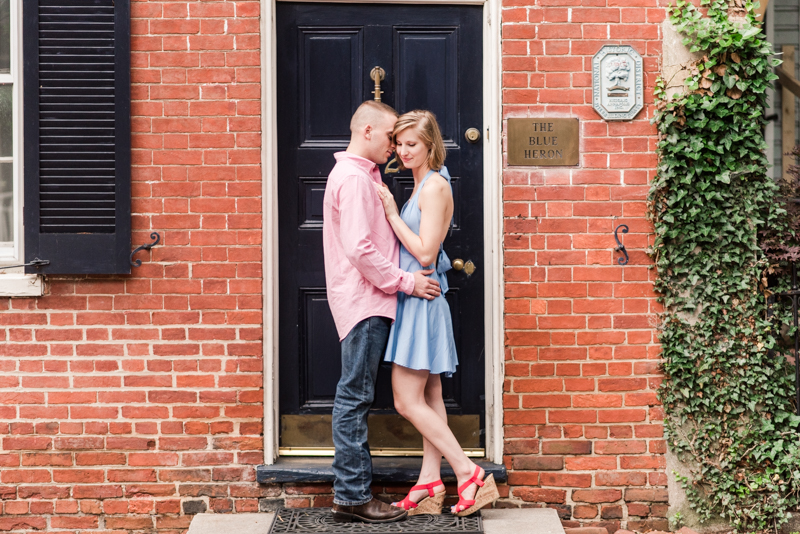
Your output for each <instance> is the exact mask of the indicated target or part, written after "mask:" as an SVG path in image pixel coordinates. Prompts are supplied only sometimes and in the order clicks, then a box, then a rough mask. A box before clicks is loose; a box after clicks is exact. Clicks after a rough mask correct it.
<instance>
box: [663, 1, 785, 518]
mask: <svg viewBox="0 0 800 534" xmlns="http://www.w3.org/2000/svg"><path fill="white" fill-rule="evenodd" d="M700 4H701V8H707V13H705V14H703V12H701V10H700V9H698V8H696V7H695V6H694V5H692V4H691V3H690V2H688V1H684V0H678V1H677V4H676V5H675V6H671V7H670V8H669V17H670V20H671V22H672V24H673V25H674V26H675V27H676V29H677V30H678V31H679V32H680V33H681V34H682V35H684V37H685V38H684V44H685V45H689V46H690V47H691V51H692V52H700V53H702V54H704V55H703V57H702V59H700V60H698V61H696V62H694V63H693V66H692V67H691V74H690V76H689V77H688V78H687V79H686V87H685V89H686V90H685V91H684V92H683V94H679V95H668V94H666V89H665V84H664V82H663V81H662V80H659V82H658V86H657V88H656V114H655V117H654V119H653V120H654V123H655V124H656V125H657V127H658V131H659V143H658V154H659V166H658V171H657V175H656V178H655V180H654V182H653V183H652V188H651V192H650V199H649V200H650V209H651V217H652V220H653V223H654V226H655V242H654V244H653V248H652V251H651V252H652V255H653V258H654V260H655V265H656V269H657V271H658V277H657V281H656V290H657V291H658V292H659V293H660V295H661V296H660V299H661V301H662V303H663V305H664V310H665V311H664V314H663V317H662V319H663V320H662V324H661V332H660V341H661V344H662V347H663V359H664V360H663V361H664V363H663V370H664V377H665V378H664V381H663V384H662V387H661V388H660V392H659V395H660V399H661V401H662V403H663V404H664V408H665V413H666V421H665V426H666V437H667V441H668V444H669V446H670V448H671V450H672V451H673V452H674V453H676V454H677V455H678V457H679V458H680V459H681V460H682V461H684V462H685V463H686V464H687V465H688V466H690V468H691V474H690V476H688V477H679V479H680V481H681V483H682V484H683V486H684V489H685V490H686V493H687V497H688V500H689V503H690V506H691V507H692V508H693V509H694V510H695V511H696V512H697V513H698V514H699V516H700V519H701V520H707V519H709V518H711V517H712V516H721V517H723V518H724V519H725V520H726V521H728V522H730V523H731V524H732V525H733V526H734V527H735V528H736V529H737V530H739V531H742V532H745V531H746V532H753V531H766V530H769V529H776V528H777V527H778V526H780V525H781V524H783V523H784V522H785V521H786V520H787V512H790V511H794V510H797V509H798V504H800V447H799V446H798V437H800V434H798V431H799V430H800V417H797V416H795V415H794V413H795V407H794V405H793V397H794V369H793V367H792V366H791V365H790V364H789V362H788V361H787V358H786V352H787V351H786V349H784V348H783V345H782V344H781V343H780V336H779V332H778V330H777V329H776V325H775V322H776V321H775V320H774V319H770V318H768V317H767V305H766V295H767V294H768V291H769V290H770V289H771V290H773V291H775V288H767V287H766V285H767V278H766V275H765V273H766V272H767V270H768V268H769V265H768V260H767V259H766V258H765V255H764V252H763V251H762V250H761V248H760V247H759V243H758V233H759V231H761V230H763V229H764V228H765V227H768V226H770V225H773V224H780V220H781V216H782V214H785V212H783V211H782V210H781V209H780V207H779V205H778V204H777V203H776V195H777V189H778V186H777V184H775V183H774V181H773V180H772V179H771V178H770V177H769V175H768V173H767V171H768V168H769V162H768V161H767V158H766V156H765V154H764V151H765V149H766V143H765V141H764V133H763V132H764V127H765V125H766V121H765V120H764V109H765V106H766V90H767V88H768V87H769V86H770V83H771V82H772V80H774V79H776V78H777V76H775V74H773V72H772V67H775V66H777V65H778V64H780V61H779V60H778V59H775V58H774V57H773V51H772V48H771V45H770V44H769V43H767V42H766V38H765V36H764V34H763V33H762V32H761V28H760V27H759V26H758V25H757V24H755V23H754V20H755V19H754V16H753V5H752V4H751V3H750V2H749V1H747V2H744V4H745V6H744V9H741V10H740V12H741V13H742V14H745V10H746V14H745V16H744V17H743V18H735V19H731V18H729V16H728V9H729V6H728V2H727V1H726V0H701V2H700ZM737 4H739V2H737ZM704 10H705V9H704Z"/></svg>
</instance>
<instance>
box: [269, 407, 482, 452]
mask: <svg viewBox="0 0 800 534" xmlns="http://www.w3.org/2000/svg"><path fill="white" fill-rule="evenodd" d="M447 423H448V425H450V429H451V430H452V431H453V434H454V435H455V437H456V439H457V440H458V442H459V444H460V445H461V447H462V448H464V449H465V450H474V451H478V450H479V449H480V451H481V453H482V452H483V449H482V448H481V447H480V434H481V432H480V416H478V415H449V416H447ZM331 434H332V432H331V416H330V415H282V416H281V443H280V448H281V454H286V455H288V454H291V449H302V450H304V451H306V452H305V453H304V455H308V450H311V449H314V450H316V451H317V452H316V453H315V454H317V455H321V456H328V455H333V437H332V435H331ZM369 447H370V449H371V450H372V453H373V455H376V456H377V455H378V454H380V452H381V451H384V452H385V453H386V454H381V455H385V456H416V455H420V456H421V455H422V436H420V434H419V432H417V429H416V428H414V426H413V425H412V424H411V423H409V422H408V421H407V420H405V419H404V418H403V417H402V416H400V415H396V414H370V415H369ZM376 452H377V453H378V454H375V453H376ZM481 455H482V454H481Z"/></svg>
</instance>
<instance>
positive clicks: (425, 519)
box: [270, 508, 483, 534]
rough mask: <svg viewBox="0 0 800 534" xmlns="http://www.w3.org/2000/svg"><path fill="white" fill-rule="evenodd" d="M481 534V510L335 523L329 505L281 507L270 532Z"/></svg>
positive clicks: (309, 533)
mask: <svg viewBox="0 0 800 534" xmlns="http://www.w3.org/2000/svg"><path fill="white" fill-rule="evenodd" d="M383 532H387V533H388V532H392V533H398V534H434V533H435V534H483V522H482V520H481V516H480V513H478V514H475V515H472V516H470V517H457V516H454V515H451V514H447V513H443V514H442V515H415V516H411V517H409V518H408V519H406V520H405V521H398V522H397V523H336V522H334V521H333V516H332V515H331V510H330V508H281V509H280V510H278V512H277V513H276V514H275V520H274V521H273V523H272V528H271V529H270V534H357V533H361V534H373V533H383Z"/></svg>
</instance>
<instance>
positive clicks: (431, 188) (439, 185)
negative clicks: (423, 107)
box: [421, 172, 450, 196]
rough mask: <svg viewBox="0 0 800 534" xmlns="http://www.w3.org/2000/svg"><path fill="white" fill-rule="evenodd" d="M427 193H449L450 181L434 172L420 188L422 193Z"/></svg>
mask: <svg viewBox="0 0 800 534" xmlns="http://www.w3.org/2000/svg"><path fill="white" fill-rule="evenodd" d="M426 192H427V194H426V195H425V196H429V195H440V194H442V193H448V194H449V193H450V182H448V181H447V178H445V177H444V176H442V175H441V174H439V173H438V172H434V173H433V174H431V175H430V177H429V178H428V180H427V182H425V187H423V188H422V193H421V194H424V193H426Z"/></svg>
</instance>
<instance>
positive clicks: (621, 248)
mask: <svg viewBox="0 0 800 534" xmlns="http://www.w3.org/2000/svg"><path fill="white" fill-rule="evenodd" d="M620 228H622V233H623V234H627V233H628V225H627V224H620V225H619V226H617V227H616V228H614V239H616V240H617V247H616V248H615V249H614V252H622V253H623V254H625V257H624V258H617V262H618V263H619V264H620V265H628V260H629V259H630V258H629V257H628V251H627V250H625V245H623V244H622V241H620V240H619V236H618V235H617V230H619V229H620Z"/></svg>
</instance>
